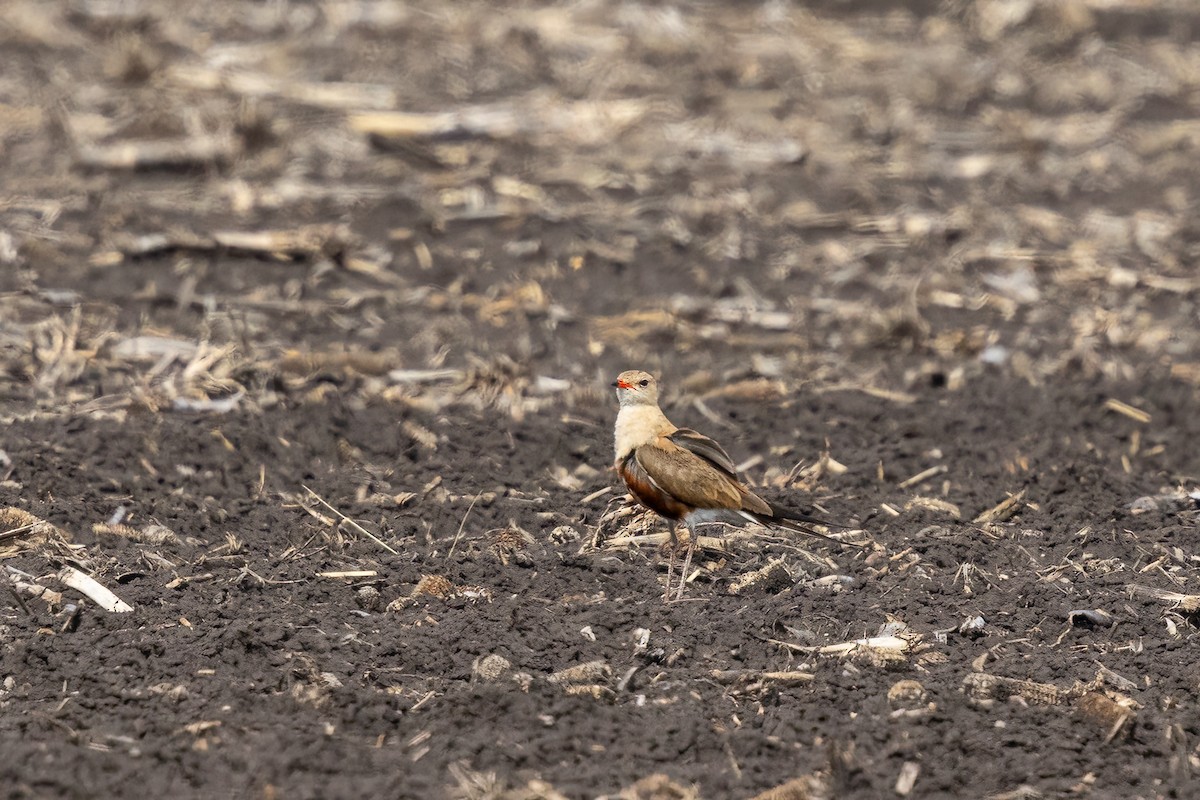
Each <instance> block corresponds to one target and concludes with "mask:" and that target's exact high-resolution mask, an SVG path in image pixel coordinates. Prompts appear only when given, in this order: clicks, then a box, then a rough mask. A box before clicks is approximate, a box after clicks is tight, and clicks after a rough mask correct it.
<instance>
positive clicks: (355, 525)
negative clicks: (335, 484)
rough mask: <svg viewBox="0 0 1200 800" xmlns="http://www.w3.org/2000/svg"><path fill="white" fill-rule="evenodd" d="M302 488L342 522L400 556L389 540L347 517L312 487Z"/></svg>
mask: <svg viewBox="0 0 1200 800" xmlns="http://www.w3.org/2000/svg"><path fill="white" fill-rule="evenodd" d="M301 488H302V489H304V491H306V492H308V493H309V495H311V496H312V498H313V499H314V500H316V501H317V502H318V503H320V504H321V505H323V506H325V507H326V508H328V509H329V510H330V511H332V512H333V513H334V514H337V515H338V517H339V518H340V519H341V520H342V522H345V523H346V524H347V525H349V526H350V527H351V528H353V529H354V530H356V531H358V532H359V533H361V534H362V535H363V536H366V537H367V538H368V539H370V540H371V541H373V542H374V543H375V544H377V545H379V546H380V547H382V548H383V549H384V550H387V551H388V552H389V553H391V554H392V555H394V556H398V555H400V554H399V553H397V552H396V551H395V550H393V549H392V548H391V547H390V546H389V545H388V544H387V542H385V541H383V540H382V539H380V538H379V537H378V536H376V535H375V534H373V533H371V532H370V531H368V530H367V529H366V528H364V527H363V526H362V525H359V524H358V523H357V522H355V521H354V520H352V519H350V517H347V516H346V515H345V514H343V513H342V512H341V511H338V510H337V509H336V508H334V507H333V506H331V505H330V504H329V503H327V502H325V499H324V498H322V497H321V496H320V495H319V494H317V493H316V492H314V491H313V490H312V489H310V488H308V487H307V486H302V487H301Z"/></svg>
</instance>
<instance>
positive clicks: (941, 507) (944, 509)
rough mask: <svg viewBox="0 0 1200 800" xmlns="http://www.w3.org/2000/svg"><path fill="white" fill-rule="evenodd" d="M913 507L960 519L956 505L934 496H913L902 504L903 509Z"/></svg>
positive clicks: (906, 509) (960, 514) (909, 509)
mask: <svg viewBox="0 0 1200 800" xmlns="http://www.w3.org/2000/svg"><path fill="white" fill-rule="evenodd" d="M914 508H921V509H925V510H926V511H936V512H938V513H939V514H947V515H949V516H951V517H953V518H954V519H962V511H961V510H960V509H959V507H958V506H956V505H955V504H954V503H950V502H947V501H946V500H939V499H937V498H936V497H920V496H918V497H913V498H911V499H910V500H909V501H908V502H907V503H905V504H904V510H905V511H911V510H912V509H914Z"/></svg>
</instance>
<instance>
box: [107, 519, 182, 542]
mask: <svg viewBox="0 0 1200 800" xmlns="http://www.w3.org/2000/svg"><path fill="white" fill-rule="evenodd" d="M92 533H94V534H97V535H106V536H121V537H124V538H126V539H132V540H133V541H135V542H142V543H144V544H154V545H161V544H167V543H177V542H178V541H179V535H178V534H176V533H175V531H173V530H171V529H170V528H167V527H164V526H162V525H158V524H153V523H152V524H149V525H143V526H142V527H140V528H135V527H133V526H132V525H123V524H120V523H116V524H112V523H108V522H97V523H96V524H94V525H92Z"/></svg>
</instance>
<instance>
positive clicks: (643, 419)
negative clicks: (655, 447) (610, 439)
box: [614, 405, 678, 464]
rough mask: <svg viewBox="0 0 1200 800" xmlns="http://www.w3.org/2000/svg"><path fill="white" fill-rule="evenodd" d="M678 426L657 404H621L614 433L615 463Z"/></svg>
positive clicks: (670, 432) (667, 434) (668, 433)
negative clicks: (672, 422) (673, 423)
mask: <svg viewBox="0 0 1200 800" xmlns="http://www.w3.org/2000/svg"><path fill="white" fill-rule="evenodd" d="M676 430H678V428H676V427H675V426H674V425H672V424H671V421H670V420H669V419H667V417H666V415H665V414H663V412H662V409H660V408H659V407H658V406H647V405H636V406H622V407H621V410H620V411H618V412H617V429H616V435H615V437H614V438H615V440H616V441H615V444H616V455H617V463H618V464H620V463H621V462H622V461H624V460H625V459H626V458H627V457H628V456H629V454H630V453H632V452H633V451H634V450H636V449H637V448H639V447H641V446H642V445H644V444H646V443H647V442H650V441H653V440H654V439H655V437H658V436H669V435H670V434H672V433H674V432H675V431H676Z"/></svg>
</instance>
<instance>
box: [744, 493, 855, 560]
mask: <svg viewBox="0 0 1200 800" xmlns="http://www.w3.org/2000/svg"><path fill="white" fill-rule="evenodd" d="M768 505H770V507H771V513H770V514H757V513H755V512H753V511H746V510H743V511H741V512H740V513H741V515H742V516H743V517H745V518H746V519H748V520H750V521H751V522H757V523H759V524H760V525H767V526H772V525H775V526H778V527H780V528H784V529H786V530H789V531H795V532H796V533H803V534H804V535H805V536H812V537H813V538H816V539H824V540H825V541H827V542H830V543H832V544H836V545H839V546H842V547H857V548H860V549H861V548H862V545H858V544H855V543H854V542H843V541H842V540H841V539H835V538H834V537H832V536H827V535H826V534H824V533H820V532H818V531H814V530H813V529H812V528H810V527H808V526H809V525H821V526H824V527H829V528H842V529H843V530H852V529H853V526H851V525H839V524H838V523H836V522H830V521H829V520H827V519H822V518H821V517H814V516H813V515H812V514H806V513H804V512H803V511H793V510H792V509H790V508H784V507H782V506H777V505H775V504H774V503H769V504H768Z"/></svg>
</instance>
